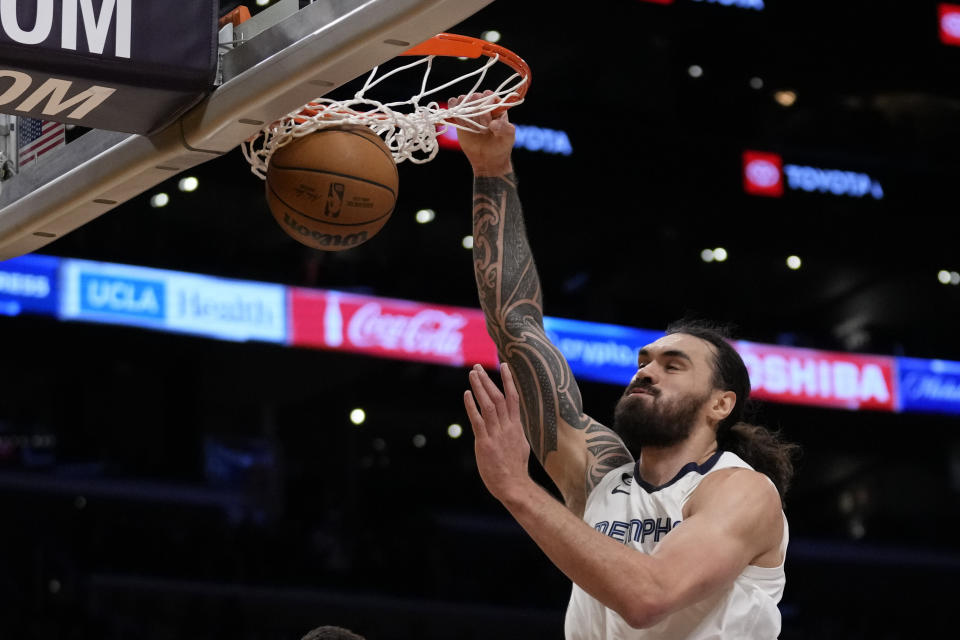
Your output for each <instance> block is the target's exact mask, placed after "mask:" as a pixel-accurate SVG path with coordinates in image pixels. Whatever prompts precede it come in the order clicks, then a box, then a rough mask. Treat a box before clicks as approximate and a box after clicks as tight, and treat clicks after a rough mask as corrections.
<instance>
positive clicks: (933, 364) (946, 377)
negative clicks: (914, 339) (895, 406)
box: [897, 358, 960, 414]
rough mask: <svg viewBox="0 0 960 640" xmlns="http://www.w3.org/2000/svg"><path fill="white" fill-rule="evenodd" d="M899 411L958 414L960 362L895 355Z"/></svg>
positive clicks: (959, 408) (959, 404)
mask: <svg viewBox="0 0 960 640" xmlns="http://www.w3.org/2000/svg"><path fill="white" fill-rule="evenodd" d="M897 368H898V374H899V377H900V410H901V411H930V412H937V413H954V414H960V362H954V361H950V360H921V359H919V358H897Z"/></svg>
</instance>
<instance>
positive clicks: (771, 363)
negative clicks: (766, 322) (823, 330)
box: [735, 341, 897, 411]
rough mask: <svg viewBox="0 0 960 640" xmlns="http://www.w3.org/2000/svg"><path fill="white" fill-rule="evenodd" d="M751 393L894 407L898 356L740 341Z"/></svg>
mask: <svg viewBox="0 0 960 640" xmlns="http://www.w3.org/2000/svg"><path fill="white" fill-rule="evenodd" d="M735 346H736V349H737V351H738V352H739V353H740V356H741V357H742V358H743V361H744V363H745V364H746V365H747V370H748V371H749V372H750V383H751V386H752V389H751V391H750V395H751V397H754V398H757V399H759V400H772V401H774V402H787V403H792V404H807V405H815V406H819V407H833V408H838V409H880V410H886V411H893V410H894V407H895V398H896V395H897V389H896V383H895V380H896V375H895V368H894V358H889V357H883V356H870V355H855V354H851V353H837V352H830V351H818V350H813V349H795V348H791V347H778V346H771V345H766V344H756V343H753V342H743V341H741V342H737V343H736V344H735Z"/></svg>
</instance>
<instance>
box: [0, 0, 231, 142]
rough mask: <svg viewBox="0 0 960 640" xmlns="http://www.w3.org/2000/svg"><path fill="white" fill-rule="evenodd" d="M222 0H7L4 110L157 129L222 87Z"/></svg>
mask: <svg viewBox="0 0 960 640" xmlns="http://www.w3.org/2000/svg"><path fill="white" fill-rule="evenodd" d="M218 14H219V3H218V2H217V0H163V1H162V2H159V1H157V2H151V1H147V0H2V2H0V111H2V112H4V113H10V114H13V115H18V116H31V117H34V118H39V119H42V120H55V121H57V122H63V123H66V124H75V125H80V126H83V127H90V128H96V129H106V130H110V131H123V132H127V133H138V134H149V133H153V132H155V131H158V130H160V129H162V128H163V127H164V126H166V125H168V124H170V123H171V122H173V121H174V120H175V119H176V118H177V117H178V116H179V115H181V114H182V113H183V112H184V111H186V110H187V109H188V108H190V107H192V106H193V105H195V104H197V103H198V102H199V101H200V100H201V99H202V98H203V97H204V96H206V95H207V94H208V93H209V92H210V91H211V90H212V89H213V86H214V81H215V78H216V69H217V54H218V51H217V46H218V45H217V27H218V18H219V15H218Z"/></svg>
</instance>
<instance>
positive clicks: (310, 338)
mask: <svg viewBox="0 0 960 640" xmlns="http://www.w3.org/2000/svg"><path fill="white" fill-rule="evenodd" d="M290 316H291V342H292V344H294V345H299V346H307V347H319V348H323V349H342V350H345V351H355V352H360V353H367V354H370V355H379V356H384V357H391V358H401V359H405V360H416V361H421V362H436V363H442V364H448V365H455V366H460V365H468V364H474V363H479V364H482V365H484V366H495V365H496V363H497V355H496V348H495V347H494V346H493V342H492V341H491V340H490V338H489V336H488V335H487V331H486V324H485V322H484V318H483V313H482V312H481V311H480V310H479V309H465V308H459V307H445V306H438V305H425V304H421V303H417V302H410V301H407V300H394V299H389V298H374V297H371V296H360V295H354V294H347V293H341V292H337V291H317V290H311V289H291V291H290Z"/></svg>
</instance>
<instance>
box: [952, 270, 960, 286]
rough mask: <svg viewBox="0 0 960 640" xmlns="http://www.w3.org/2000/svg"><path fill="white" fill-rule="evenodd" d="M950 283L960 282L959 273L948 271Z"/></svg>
mask: <svg viewBox="0 0 960 640" xmlns="http://www.w3.org/2000/svg"><path fill="white" fill-rule="evenodd" d="M950 284H953V285H957V284H960V273H957V272H956V271H951V272H950Z"/></svg>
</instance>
